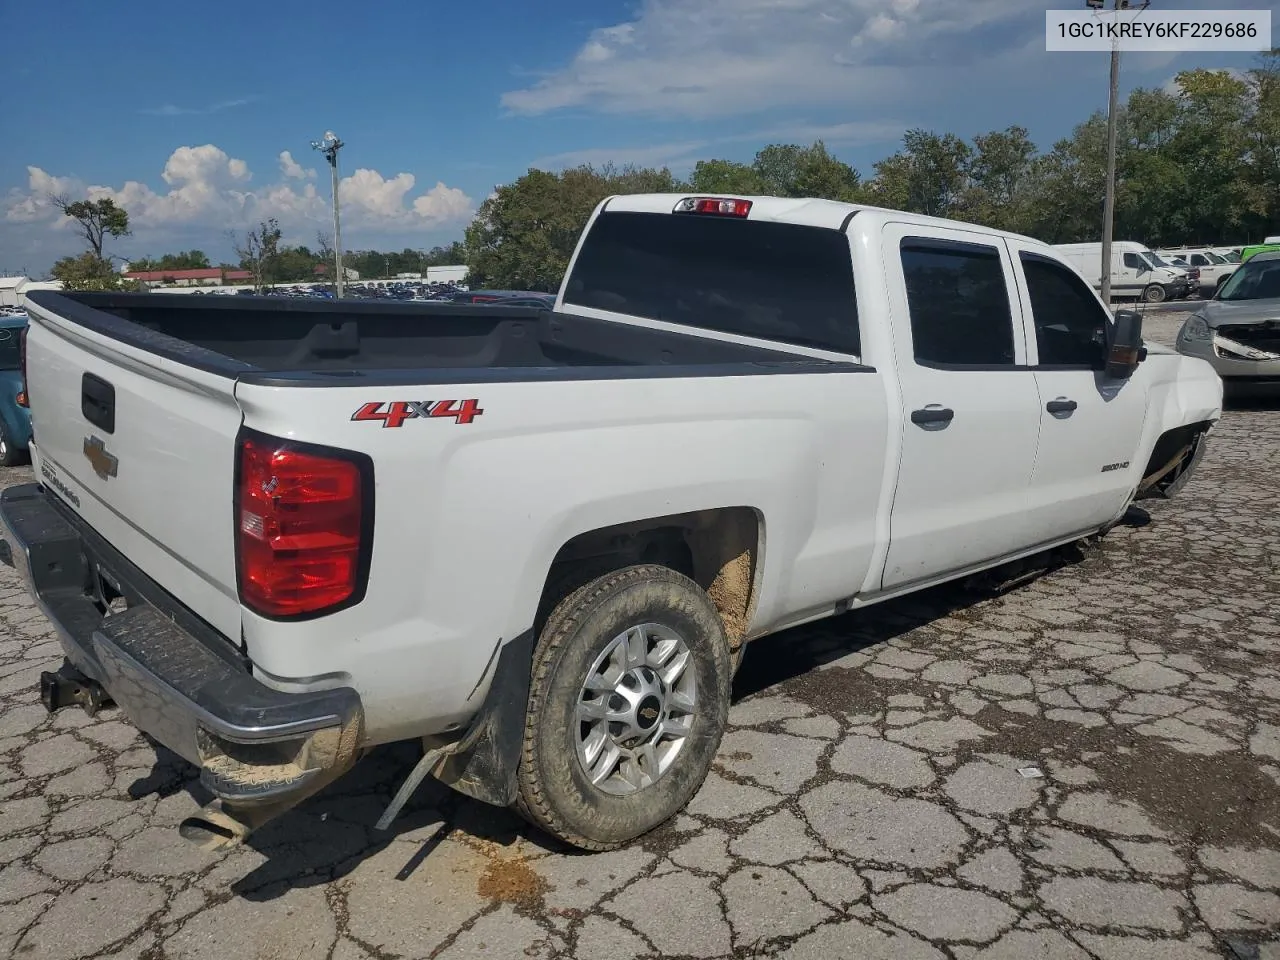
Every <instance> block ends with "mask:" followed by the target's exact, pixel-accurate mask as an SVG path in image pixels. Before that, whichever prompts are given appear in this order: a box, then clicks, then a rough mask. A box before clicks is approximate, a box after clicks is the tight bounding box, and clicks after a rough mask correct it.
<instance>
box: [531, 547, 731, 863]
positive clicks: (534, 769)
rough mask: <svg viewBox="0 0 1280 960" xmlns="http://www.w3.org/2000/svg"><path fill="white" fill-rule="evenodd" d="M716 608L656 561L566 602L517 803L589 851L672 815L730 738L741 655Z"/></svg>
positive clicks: (536, 702)
mask: <svg viewBox="0 0 1280 960" xmlns="http://www.w3.org/2000/svg"><path fill="white" fill-rule="evenodd" d="M730 659H731V658H730V653H729V648H728V644H727V643H726V641H725V636H724V627H723V625H722V624H721V622H720V617H719V615H718V614H717V613H716V609H715V607H714V605H713V604H712V603H711V600H710V599H709V598H708V597H707V595H706V593H704V592H703V591H702V590H701V589H699V587H698V586H697V585H696V584H695V583H693V581H691V580H689V579H688V578H686V577H684V576H681V575H680V574H678V573H676V572H675V571H673V570H670V569H668V568H666V567H661V566H656V565H652V564H643V565H639V566H632V567H626V568H624V569H622V570H618V571H616V572H614V573H609V574H606V575H604V576H601V577H598V578H596V579H595V580H593V581H591V582H590V583H588V584H587V585H586V586H584V587H581V588H579V589H578V590H576V591H575V592H574V593H572V594H570V595H569V596H568V597H566V598H565V599H564V600H562V601H561V602H560V603H559V604H558V605H557V606H556V608H555V610H554V611H553V612H552V613H551V615H550V617H548V619H547V622H546V625H545V626H544V627H543V630H542V635H541V637H539V640H538V647H537V650H536V651H535V653H534V659H533V675H532V678H531V682H530V690H529V707H528V712H527V714H526V718H525V733H524V745H523V751H522V753H521V758H520V771H519V795H518V796H517V798H516V809H517V810H518V811H519V812H520V813H521V815H523V816H524V817H525V818H526V819H528V820H529V821H530V822H531V823H533V824H535V825H536V826H538V827H541V828H542V829H543V830H546V831H547V832H548V833H550V834H552V835H554V836H556V837H558V838H560V839H561V840H564V841H565V842H567V843H570V844H572V845H574V846H576V847H581V848H583V849H586V850H608V849H611V848H614V847H618V846H621V845H622V844H624V843H626V842H628V841H629V840H634V839H635V838H636V837H639V836H641V835H642V834H645V833H648V832H649V831H650V830H652V829H654V828H655V827H657V826H659V825H661V824H662V823H664V822H666V821H667V820H669V819H670V818H671V817H673V816H675V814H676V813H678V812H679V811H680V810H681V809H682V808H683V807H684V806H685V804H687V803H688V802H689V800H690V799H692V797H693V795H694V794H695V793H696V792H697V790H698V788H699V787H700V786H701V785H702V781H703V780H704V779H705V778H706V775H707V772H708V771H709V770H710V769H711V763H712V760H714V758H715V754H716V750H717V749H718V748H719V746H720V738H721V736H722V735H723V733H724V728H725V724H726V723H727V722H728V714H729V692H730V677H731V664H730Z"/></svg>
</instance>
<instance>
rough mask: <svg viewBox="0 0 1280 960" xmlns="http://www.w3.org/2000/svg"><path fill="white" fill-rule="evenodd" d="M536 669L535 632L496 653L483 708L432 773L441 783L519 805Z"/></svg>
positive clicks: (486, 799) (496, 803)
mask: <svg viewBox="0 0 1280 960" xmlns="http://www.w3.org/2000/svg"><path fill="white" fill-rule="evenodd" d="M532 668H533V631H532V630H527V631H525V632H524V633H522V634H520V635H519V636H518V637H514V638H512V639H511V640H510V641H509V642H508V643H507V644H505V645H504V646H503V647H502V650H501V651H500V652H499V653H498V664H497V666H496V667H495V669H494V673H493V682H492V683H491V684H490V685H489V694H488V696H487V697H486V698H485V702H484V706H483V707H482V708H481V710H480V713H479V714H478V715H477V716H476V718H475V720H474V721H473V722H472V724H471V726H470V728H468V730H467V733H466V734H465V735H464V736H463V738H462V740H461V741H460V742H459V744H458V747H457V749H456V750H454V751H452V752H450V753H449V755H448V756H446V757H444V758H442V759H441V761H440V763H439V765H438V766H437V767H436V768H435V770H434V771H432V772H433V773H434V775H435V778H436V779H437V780H439V781H440V782H441V783H444V784H447V785H448V786H450V787H452V788H453V789H454V790H457V791H458V792H459V793H463V794H466V795H467V796H468V797H473V798H474V799H476V800H481V801H483V802H484V803H491V804H493V805H494V806H498V807H508V806H510V805H511V804H512V803H514V802H515V799H516V771H517V769H518V768H519V765H520V748H521V744H522V743H523V742H524V725H525V714H526V711H527V710H528V706H529V673H530V670H532Z"/></svg>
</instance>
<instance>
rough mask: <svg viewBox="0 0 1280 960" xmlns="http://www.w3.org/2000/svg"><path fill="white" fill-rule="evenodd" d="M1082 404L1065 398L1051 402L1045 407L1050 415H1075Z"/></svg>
mask: <svg viewBox="0 0 1280 960" xmlns="http://www.w3.org/2000/svg"><path fill="white" fill-rule="evenodd" d="M1078 406H1080V404H1078V403H1076V402H1075V401H1074V400H1067V399H1066V398H1065V397H1059V398H1058V399H1057V400H1050V401H1049V402H1048V403H1046V404H1045V405H1044V408H1045V410H1047V411H1049V413H1073V412H1074V411H1075V409H1076V407H1078Z"/></svg>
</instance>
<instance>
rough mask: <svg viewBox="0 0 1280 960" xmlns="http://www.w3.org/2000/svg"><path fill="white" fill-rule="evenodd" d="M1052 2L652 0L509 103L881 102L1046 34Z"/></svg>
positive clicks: (649, 109) (671, 107)
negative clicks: (941, 69) (930, 75)
mask: <svg viewBox="0 0 1280 960" xmlns="http://www.w3.org/2000/svg"><path fill="white" fill-rule="evenodd" d="M1054 2H1056V0H1038V2H1036V0H1033V2H1032V3H1030V4H1016V5H1011V4H1009V3H1008V2H1007V0H930V2H929V3H925V4H921V3H920V2H919V0H892V2H890V3H889V4H886V3H885V2H884V0H644V2H643V3H642V5H641V7H640V10H639V13H638V14H637V15H636V17H635V19H634V20H631V21H629V22H627V23H621V24H616V25H614V26H610V27H606V28H603V29H599V30H595V31H593V32H592V33H591V34H590V36H589V37H587V39H586V41H585V42H584V44H583V45H582V47H581V48H579V50H578V52H577V54H576V55H575V56H574V57H573V59H572V60H571V61H570V62H569V63H568V64H566V65H565V66H563V67H562V68H560V69H558V70H555V71H553V72H552V73H550V74H548V75H546V76H544V77H543V78H542V79H541V80H539V81H538V82H537V83H534V84H533V85H531V86H528V87H526V88H524V89H520V90H512V91H510V92H508V93H506V94H505V95H504V96H503V98H502V102H503V105H504V106H506V107H507V108H508V109H509V110H511V111H513V112H515V113H520V114H542V113H547V112H549V111H553V110H558V109H563V108H567V107H579V108H588V109H596V110H602V111H607V112H614V113H650V114H656V115H665V116H670V115H684V116H698V117H703V116H722V115H733V114H744V113H753V112H760V111H765V110H769V109H776V108H779V107H786V106H793V105H797V104H802V105H804V106H806V107H815V106H818V105H820V104H823V103H826V104H833V103H840V104H850V105H851V104H868V105H874V104H877V103H879V102H880V101H882V100H883V99H884V98H885V97H886V96H890V95H893V96H906V95H917V96H919V95H924V94H926V93H927V92H928V91H927V90H921V89H920V82H919V80H920V76H919V73H920V70H921V69H922V68H925V69H928V68H934V67H937V66H939V65H943V64H945V65H946V67H947V69H948V71H950V75H951V76H952V77H954V76H955V71H956V70H957V69H961V68H965V67H972V66H975V65H981V66H984V67H988V68H989V67H991V66H992V63H993V61H997V60H999V59H1000V56H1001V53H1000V50H1001V49H1003V50H1006V51H1008V53H1009V54H1010V55H1012V54H1014V53H1015V52H1016V51H1017V50H1018V48H1019V46H1020V41H1021V38H1022V36H1023V35H1024V34H1029V33H1034V32H1036V31H1039V32H1040V35H1041V37H1042V35H1043V30H1044V26H1043V24H1044V18H1043V10H1044V9H1045V8H1047V7H1048V6H1050V5H1052V4H1053V3H1054ZM996 31H999V33H1000V35H1001V38H1002V39H1001V43H1000V45H998V46H996V47H995V48H994V49H993V43H992V41H991V36H992V35H994V34H995V32H996ZM1010 37H1016V40H1011V39H1010ZM1041 43H1042V44H1043V39H1041ZM1041 51H1042V52H1043V46H1042V47H1041Z"/></svg>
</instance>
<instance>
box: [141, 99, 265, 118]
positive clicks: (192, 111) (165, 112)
mask: <svg viewBox="0 0 1280 960" xmlns="http://www.w3.org/2000/svg"><path fill="white" fill-rule="evenodd" d="M257 99H258V98H257V97H256V96H254V97H239V98H237V99H235V100H220V101H218V102H217V103H211V104H209V105H208V106H204V107H180V106H178V105H176V104H173V103H166V104H164V105H162V106H159V107H151V108H148V109H146V110H139V111H138V112H139V113H145V114H149V115H151V116H153V117H186V116H201V115H204V114H210V113H221V112H222V111H223V110H234V109H235V108H236V107H243V106H246V105H248V104H250V103H253V102H255V101H256V100H257Z"/></svg>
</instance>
